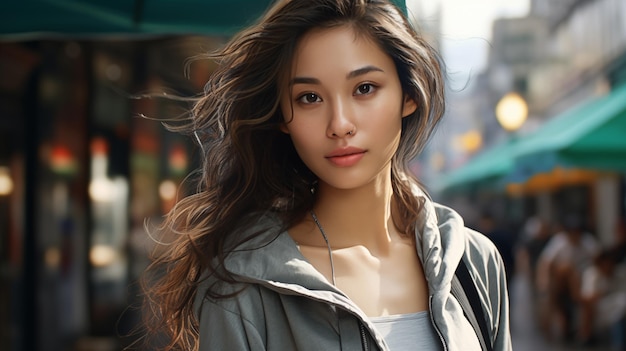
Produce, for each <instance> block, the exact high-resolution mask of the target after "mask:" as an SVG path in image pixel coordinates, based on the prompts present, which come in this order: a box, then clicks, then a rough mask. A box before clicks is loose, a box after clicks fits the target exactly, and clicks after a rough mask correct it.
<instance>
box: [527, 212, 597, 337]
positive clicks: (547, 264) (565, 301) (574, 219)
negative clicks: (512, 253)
mask: <svg viewBox="0 0 626 351" xmlns="http://www.w3.org/2000/svg"><path fill="white" fill-rule="evenodd" d="M561 228H562V230H561V231H560V232H558V233H556V234H554V236H553V237H552V238H551V239H550V241H549V242H548V244H547V245H546V247H545V248H544V250H543V251H542V252H541V255H540V256H539V261H538V263H537V288H538V289H539V291H540V293H541V294H542V296H543V298H544V300H543V303H544V311H545V312H546V315H545V317H544V319H543V328H544V331H545V332H546V334H547V336H548V337H556V338H559V339H564V340H571V338H572V336H573V334H574V332H575V325H574V324H573V321H574V314H573V313H574V310H575V308H576V306H577V303H578V302H579V301H580V279H581V274H582V271H583V270H584V269H585V268H586V267H587V266H589V265H590V264H591V262H592V260H593V257H594V256H595V255H596V254H597V253H598V252H599V250H600V245H599V243H598V241H597V240H596V238H595V237H594V236H593V235H591V234H590V233H588V232H586V231H585V226H584V220H583V219H582V217H581V216H580V215H577V214H567V215H566V216H564V217H563V219H562V221H561Z"/></svg>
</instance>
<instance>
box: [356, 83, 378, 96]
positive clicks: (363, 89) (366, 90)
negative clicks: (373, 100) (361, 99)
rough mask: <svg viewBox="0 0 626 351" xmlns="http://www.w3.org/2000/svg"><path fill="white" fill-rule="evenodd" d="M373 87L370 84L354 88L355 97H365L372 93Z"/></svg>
mask: <svg viewBox="0 0 626 351" xmlns="http://www.w3.org/2000/svg"><path fill="white" fill-rule="evenodd" d="M374 89H375V87H374V85H372V84H370V83H366V84H361V85H359V86H358V87H357V88H356V95H366V94H371V93H372V92H374Z"/></svg>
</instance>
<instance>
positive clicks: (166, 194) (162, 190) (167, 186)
mask: <svg viewBox="0 0 626 351" xmlns="http://www.w3.org/2000/svg"><path fill="white" fill-rule="evenodd" d="M159 196H161V199H162V200H164V201H168V200H173V199H174V198H175V197H176V183H174V182H173V181H171V180H164V181H163V182H161V185H159Z"/></svg>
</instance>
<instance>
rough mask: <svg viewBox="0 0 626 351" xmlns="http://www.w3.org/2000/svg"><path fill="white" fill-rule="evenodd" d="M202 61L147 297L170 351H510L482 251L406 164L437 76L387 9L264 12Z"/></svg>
mask: <svg viewBox="0 0 626 351" xmlns="http://www.w3.org/2000/svg"><path fill="white" fill-rule="evenodd" d="M215 57H216V58H217V60H218V63H219V67H218V68H217V70H216V71H215V72H214V74H213V75H212V78H211V80H210V81H209V82H208V84H207V86H206V89H205V91H206V94H205V96H204V97H202V98H201V99H200V100H199V101H198V103H197V104H196V105H195V108H194V110H193V118H192V119H191V120H190V122H189V124H188V125H186V126H183V127H181V128H179V129H180V130H182V131H185V132H189V133H190V134H193V133H195V134H196V137H197V138H198V140H199V141H200V142H201V145H202V149H203V151H204V154H203V156H204V158H203V160H202V161H203V167H202V171H203V173H202V174H201V175H202V179H201V183H200V186H199V189H198V192H197V193H196V194H193V195H191V196H189V197H186V198H183V199H182V200H180V201H179V202H178V203H177V204H176V205H175V207H174V208H173V209H172V211H171V212H170V213H169V214H168V216H167V218H166V221H165V224H164V226H163V230H166V231H167V230H169V231H174V232H176V233H177V234H178V239H177V240H176V241H174V242H173V243H171V244H169V246H168V251H167V254H166V255H164V256H161V257H159V258H158V260H157V261H156V262H155V265H154V266H152V268H153V269H157V268H160V267H166V269H164V270H162V271H165V272H167V273H166V274H165V275H164V276H161V277H160V280H158V281H157V282H156V284H155V285H152V286H149V287H147V289H146V291H147V293H148V295H149V296H148V299H147V302H148V304H149V305H150V307H151V311H153V312H154V316H150V317H149V318H148V319H147V321H155V322H156V325H154V327H155V328H156V329H155V330H157V331H158V330H165V331H166V332H168V333H169V336H170V338H171V339H170V343H169V345H167V348H168V349H171V348H173V349H184V350H341V349H344V350H356V349H358V350H361V349H368V350H369V349H371V350H389V349H390V350H405V349H409V348H411V349H413V348H417V349H423V350H481V349H483V350H491V349H494V350H510V349H511V341H510V335H509V321H508V296H507V292H506V280H505V273H504V266H503V264H502V259H501V257H500V255H499V254H498V252H497V249H496V248H495V246H494V245H493V243H492V242H490V241H489V240H488V239H487V238H486V237H485V236H483V235H481V234H479V233H477V232H474V231H471V230H469V229H467V228H465V227H464V224H463V221H462V219H461V218H460V217H459V215H458V214H457V213H456V212H454V211H452V210H451V209H448V208H446V207H443V206H440V205H438V204H435V203H433V202H432V201H431V200H430V198H429V197H428V195H427V194H426V193H425V192H424V190H422V188H421V186H420V184H419V182H418V180H417V179H415V178H414V177H413V176H412V174H411V172H410V170H409V165H408V164H409V161H411V160H413V159H414V158H415V157H416V156H417V154H418V153H419V152H420V151H421V149H422V148H423V146H424V144H425V143H426V141H427V139H428V138H429V136H430V135H431V133H432V131H433V129H434V128H435V126H436V125H437V123H438V121H439V119H440V118H441V116H442V114H443V109H444V86H443V82H444V78H443V75H442V72H441V66H440V61H439V58H438V56H437V54H436V52H435V51H434V50H433V49H432V48H431V47H430V46H429V45H428V44H427V43H426V42H425V41H424V39H423V38H421V37H420V36H419V35H418V34H417V33H416V32H415V31H414V29H413V28H412V26H411V25H410V24H409V21H408V20H407V18H406V17H405V16H404V14H403V13H402V11H400V10H399V9H398V8H397V7H396V6H394V5H393V4H392V3H390V2H388V1H387V0H291V1H278V2H277V3H276V4H275V5H274V6H273V7H272V8H271V9H270V10H269V11H268V13H267V14H266V15H265V16H264V17H263V18H262V19H261V21H260V22H259V23H258V24H256V25H253V26H252V27H251V28H249V29H247V30H245V31H243V32H242V33H240V34H239V35H236V36H235V37H234V38H233V40H232V41H231V42H229V43H228V44H227V45H226V47H225V48H224V49H223V50H222V51H221V52H220V53H219V54H217V55H216V56H215ZM459 267H461V268H465V269H467V271H469V273H468V278H469V282H470V284H472V285H473V286H472V287H468V285H459V284H457V283H458V281H459V280H461V278H460V277H461V273H459V275H458V276H457V275H455V272H456V271H457V269H459ZM457 279H458V280H457ZM474 282H476V284H474ZM459 286H461V291H459V290H458V289H456V288H454V289H453V287H457V288H458V287H459ZM465 289H467V290H465ZM468 300H469V301H470V304H468ZM471 301H474V303H475V304H474V305H471ZM465 315H468V316H473V318H472V317H467V318H466V317H465Z"/></svg>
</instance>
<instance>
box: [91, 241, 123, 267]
mask: <svg viewBox="0 0 626 351" xmlns="http://www.w3.org/2000/svg"><path fill="white" fill-rule="evenodd" d="M116 257H117V252H116V251H115V249H114V248H113V247H112V246H109V245H102V244H99V245H94V246H93V247H92V248H91V251H90V252H89V261H90V262H91V264H92V265H93V266H94V267H105V266H108V265H110V264H112V263H113V262H114V261H115V258H116Z"/></svg>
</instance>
